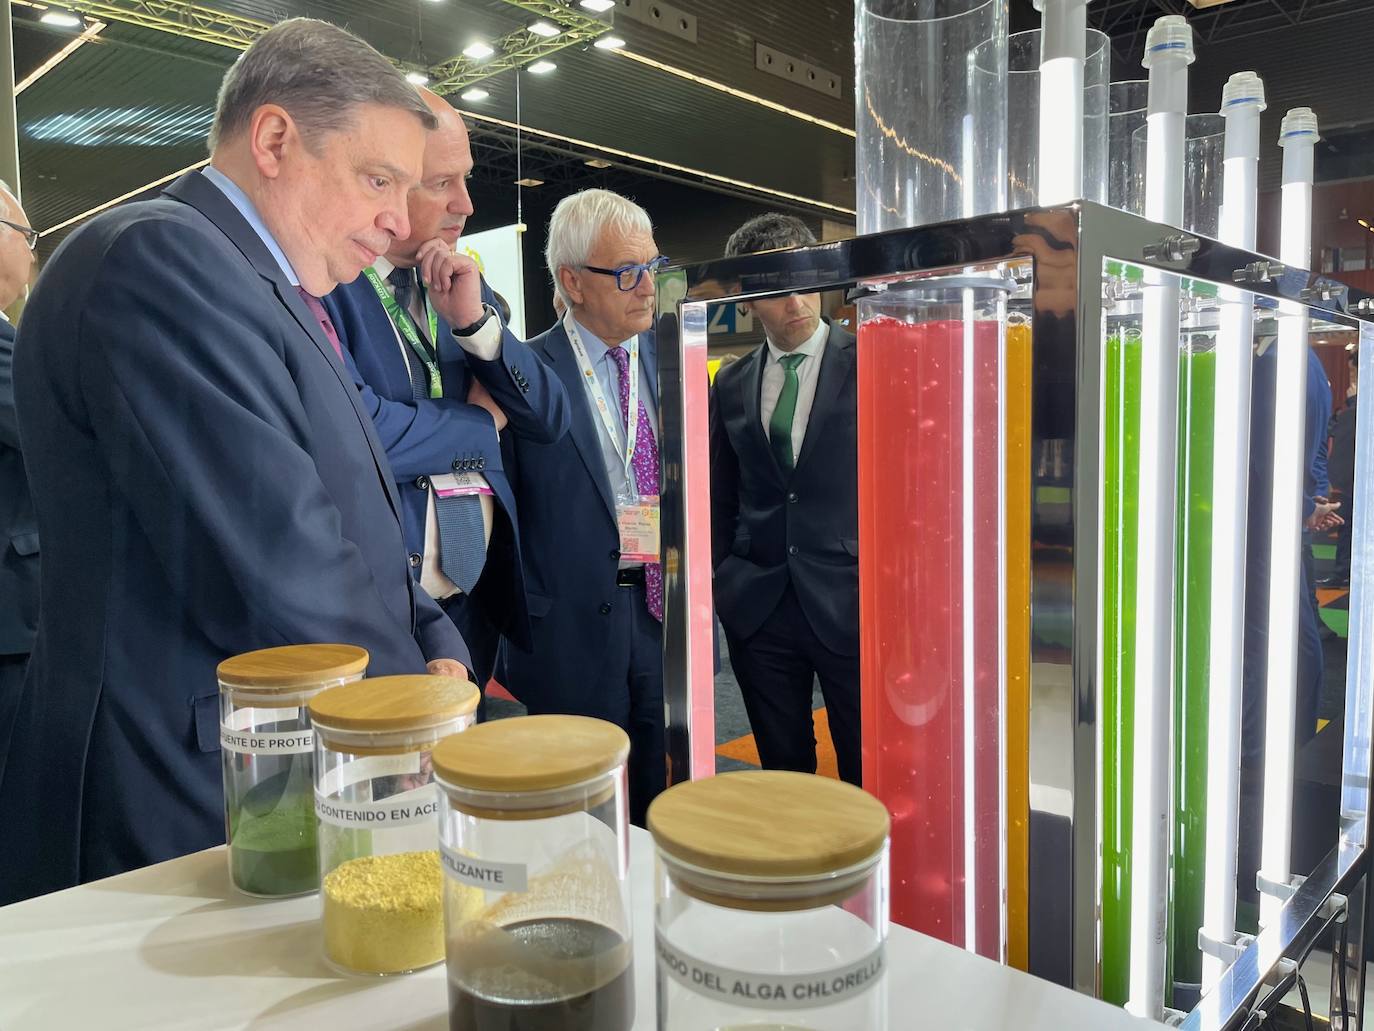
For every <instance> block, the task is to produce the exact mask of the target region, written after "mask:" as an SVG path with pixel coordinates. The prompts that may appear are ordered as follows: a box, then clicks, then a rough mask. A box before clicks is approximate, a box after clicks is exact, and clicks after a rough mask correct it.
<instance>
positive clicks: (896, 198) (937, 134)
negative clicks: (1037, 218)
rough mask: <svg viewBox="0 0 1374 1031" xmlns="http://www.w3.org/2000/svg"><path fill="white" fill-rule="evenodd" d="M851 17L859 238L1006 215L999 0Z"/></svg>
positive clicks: (875, 6)
mask: <svg viewBox="0 0 1374 1031" xmlns="http://www.w3.org/2000/svg"><path fill="white" fill-rule="evenodd" d="M854 17H855V28H854V35H855V85H856V88H855V105H856V107H855V127H856V131H857V141H856V146H855V154H856V167H857V172H858V229H859V232H860V233H875V232H880V231H882V230H884V229H896V228H901V227H904V226H913V225H928V224H930V223H933V222H944V221H950V220H953V219H958V218H969V217H972V216H975V215H983V214H987V213H989V212H993V211H1001V210H1004V209H1005V208H1006V185H1005V174H1006V132H1007V94H1006V89H1007V81H1006V78H1007V77H1006V56H1005V55H1006V49H1005V48H1006V38H1007V9H1006V3H1005V0H858V3H857V5H856V7H855V12H854ZM980 45H984V46H986V48H987V51H986V52H985V54H984V58H985V60H986V66H985V67H984V68H982V69H981V70H980V69H978V68H976V67H975V62H974V52H975V50H977V49H978V47H979V46H980Z"/></svg>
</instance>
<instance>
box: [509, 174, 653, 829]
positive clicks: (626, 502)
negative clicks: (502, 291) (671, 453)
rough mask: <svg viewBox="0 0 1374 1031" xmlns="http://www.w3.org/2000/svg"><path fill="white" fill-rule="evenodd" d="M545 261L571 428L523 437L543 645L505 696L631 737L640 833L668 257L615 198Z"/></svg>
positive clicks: (533, 590) (520, 495)
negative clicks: (555, 301)
mask: <svg viewBox="0 0 1374 1031" xmlns="http://www.w3.org/2000/svg"><path fill="white" fill-rule="evenodd" d="M545 258H546V261H547V263H548V267H549V272H550V273H551V274H552V276H553V279H554V284H555V288H556V289H557V291H558V293H559V294H560V295H561V297H562V299H563V301H564V303H565V304H566V306H567V314H566V315H565V316H564V317H563V319H562V321H560V322H559V323H558V324H556V325H555V326H554V327H553V328H552V329H550V330H549V331H548V332H546V333H544V334H542V335H541V336H539V337H536V338H535V339H533V340H531V341H530V348H531V349H532V350H533V351H534V353H535V354H536V355H538V356H539V358H540V360H541V361H542V362H544V363H545V364H546V365H547V366H548V367H549V368H551V369H552V370H553V372H554V374H555V375H556V376H557V377H558V378H559V379H560V380H561V381H562V382H563V384H564V386H565V387H566V388H567V393H568V399H569V402H570V404H571V407H572V429H571V431H570V432H569V433H568V435H567V436H566V437H564V438H563V439H562V440H559V441H557V442H556V443H553V444H538V443H535V442H533V441H531V440H528V439H525V438H517V439H516V440H515V448H514V452H515V459H516V461H515V468H516V478H515V483H516V504H517V505H518V506H519V510H520V539H521V543H522V546H523V551H524V558H525V579H526V582H527V584H528V585H529V605H530V647H529V648H521V647H519V646H515V645H511V646H509V647H507V648H506V649H505V651H504V657H505V663H506V686H508V687H509V688H510V689H511V692H512V693H513V694H514V695H515V696H516V697H517V698H519V699H520V700H521V701H522V702H524V703H525V705H526V706H528V708H529V710H530V711H531V712H533V713H572V714H576V715H583V716H596V717H599V718H601V719H605V720H610V721H611V722H612V723H616V724H619V725H620V726H621V727H624V728H625V729H626V731H627V732H628V733H629V735H630V771H629V794H630V816H631V819H632V820H633V821H634V822H635V823H636V824H640V825H642V824H643V822H644V815H645V812H646V811H647V809H648V807H649V803H650V802H651V801H652V800H653V798H654V796H655V795H656V794H658V792H660V791H662V790H663V786H664V783H665V780H666V768H665V765H664V764H665V749H664V725H663V718H664V717H663V575H662V570H661V567H660V565H659V561H658V559H659V541H658V492H659V485H660V482H661V468H660V463H659V454H658V375H657V369H658V364H657V361H656V358H655V351H654V336H653V333H652V331H651V327H652V325H653V316H654V303H655V300H654V272H655V271H657V270H658V269H659V268H661V267H662V266H663V264H665V263H666V260H667V259H664V258H662V256H661V255H660V254H659V253H658V246H657V244H655V243H654V235H653V226H652V225H651V224H650V221H649V216H648V215H647V214H646V213H645V212H644V209H643V208H641V207H639V205H637V204H634V203H632V202H631V201H629V200H626V199H625V198H624V197H621V196H619V195H617V194H614V193H611V192H610V191H608V190H583V191H582V192H580V193H576V194H573V195H572V196H570V197H565V198H564V199H563V200H561V201H560V202H559V203H558V206H557V207H556V208H555V209H554V212H553V217H552V218H551V219H550V221H549V240H548V247H547V248H546V252H545ZM508 644H510V642H508Z"/></svg>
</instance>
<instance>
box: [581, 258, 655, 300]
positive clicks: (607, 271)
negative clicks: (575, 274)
mask: <svg viewBox="0 0 1374 1031" xmlns="http://www.w3.org/2000/svg"><path fill="white" fill-rule="evenodd" d="M582 267H583V268H584V269H586V270H587V271H588V272H595V273H597V274H598V275H602V276H615V285H616V287H617V288H618V289H620V290H623V291H625V292H626V293H629V292H630V291H631V290H633V289H634V288H635V287H637V286H638V285H639V281H640V280H641V279H643V278H644V273H646V272H647V273H649V275H651V276H656V275H658V274H659V273H660V272H662V271H663V270H664V269H665V268H667V267H668V259H667V258H665V257H664V256H663V255H662V254H660V255H659V256H658V257H657V258H654V259H652V260H650V261H646V262H643V263H642V264H639V265H621V266H620V268H597V267H596V266H595V265H583V266H582Z"/></svg>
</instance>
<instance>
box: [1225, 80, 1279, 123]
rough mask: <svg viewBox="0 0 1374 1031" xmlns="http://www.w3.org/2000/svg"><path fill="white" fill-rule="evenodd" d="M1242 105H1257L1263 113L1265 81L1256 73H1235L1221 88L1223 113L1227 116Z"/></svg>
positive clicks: (1264, 106) (1265, 105)
mask: <svg viewBox="0 0 1374 1031" xmlns="http://www.w3.org/2000/svg"><path fill="white" fill-rule="evenodd" d="M1240 104H1257V105H1259V109H1260V110H1261V111H1263V110H1264V109H1265V108H1266V107H1267V106H1268V105H1267V104H1265V102H1264V80H1263V79H1261V78H1260V77H1259V76H1258V75H1256V74H1255V73H1254V72H1234V73H1232V75H1231V77H1230V78H1229V79H1227V80H1226V85H1225V86H1223V87H1222V88H1221V113H1222V114H1226V113H1227V112H1228V111H1232V110H1234V109H1235V108H1236V107H1237V106H1238V105H1240Z"/></svg>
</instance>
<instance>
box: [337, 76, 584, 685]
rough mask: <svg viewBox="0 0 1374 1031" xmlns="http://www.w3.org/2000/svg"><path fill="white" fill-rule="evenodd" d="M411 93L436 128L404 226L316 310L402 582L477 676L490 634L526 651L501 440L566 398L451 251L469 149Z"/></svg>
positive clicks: (482, 673)
mask: <svg viewBox="0 0 1374 1031" xmlns="http://www.w3.org/2000/svg"><path fill="white" fill-rule="evenodd" d="M421 95H422V96H423V97H424V99H425V102H426V104H428V106H429V109H430V111H431V112H432V113H433V114H434V117H435V118H436V119H437V121H438V123H439V126H438V128H436V129H435V130H433V131H432V132H431V133H430V134H429V137H428V139H427V140H426V142H425V163H424V169H423V172H422V175H421V178H420V182H419V185H417V186H416V187H415V188H414V189H413V190H411V191H410V199H409V202H408V210H409V215H410V235H409V236H408V237H407V238H406V239H404V240H397V241H396V242H395V243H394V244H393V245H392V247H391V250H389V251H388V252H387V253H386V255H385V257H381V258H378V259H377V261H376V262H374V263H373V265H372V267H371V268H370V269H366V270H364V272H363V275H361V276H359V277H358V278H357V279H355V280H354V281H353V282H352V283H349V284H347V285H345V286H341V287H339V289H337V290H335V291H334V292H333V293H332V294H330V295H329V298H328V299H327V300H326V301H325V307H326V308H328V309H329V313H330V315H331V316H332V318H333V320H334V325H335V327H337V329H338V331H339V338H340V340H341V341H342V343H343V345H344V349H345V351H347V352H348V353H349V355H350V357H351V358H352V367H353V369H354V371H355V373H356V378H357V381H358V383H359V387H360V389H361V390H362V391H363V396H364V404H365V405H366V407H367V409H368V411H369V412H371V414H372V419H373V422H374V423H375V424H376V427H377V435H378V437H379V438H380V439H381V442H382V446H383V447H385V448H386V452H387V457H388V459H389V460H390V462H391V470H392V472H393V473H394V474H395V477H396V487H397V490H398V492H399V494H400V497H401V509H402V523H403V524H404V527H405V537H406V550H407V551H408V552H409V554H410V562H411V568H412V570H413V572H414V574H415V578H416V579H417V580H419V582H420V585H421V586H422V587H423V588H424V589H425V591H426V592H427V593H428V594H429V595H430V596H431V597H433V598H434V599H435V600H436V601H438V602H439V604H440V606H441V607H442V608H443V609H444V611H445V612H447V613H448V615H449V617H450V618H451V619H452V620H453V622H454V623H455V624H456V625H457V627H458V629H459V630H460V631H461V632H462V635H463V640H464V641H466V642H467V645H468V648H469V649H470V650H471V652H472V659H473V664H474V668H475V671H476V673H477V682H478V683H479V684H481V685H483V686H485V685H486V683H487V681H488V680H489V679H490V678H491V675H492V671H493V668H494V666H495V664H496V652H497V646H498V644H499V643H500V639H501V635H502V634H505V635H506V636H508V637H509V638H510V639H511V640H513V641H515V642H517V643H518V644H520V645H522V646H524V647H529V615H528V607H527V601H526V597H525V580H524V572H523V569H522V566H521V562H520V529H519V521H518V520H517V518H516V508H515V497H514V494H513V493H512V491H511V485H510V480H509V479H508V477H507V476H506V473H505V467H504V462H503V459H502V454H501V450H502V436H504V437H506V438H510V437H515V436H520V437H525V438H527V439H529V440H531V441H533V442H534V443H537V444H551V443H553V442H554V441H556V440H557V439H558V438H559V437H561V436H563V434H564V433H566V432H567V431H568V397H567V394H566V393H565V392H564V390H563V383H562V381H561V380H559V378H558V377H557V376H555V375H554V374H553V371H552V370H551V369H549V368H548V366H546V365H545V364H544V363H543V362H541V361H538V360H537V359H536V358H535V357H534V355H533V354H532V353H531V351H530V349H529V348H528V347H526V346H525V345H524V344H523V343H522V342H521V341H520V340H518V339H516V337H515V335H514V334H513V333H511V332H510V331H509V330H508V329H506V328H505V326H504V324H503V322H502V320H501V318H500V315H499V313H497V311H496V304H495V301H496V298H495V295H494V294H492V292H491V290H490V288H489V287H488V286H487V285H486V283H485V282H484V281H483V279H482V276H481V273H480V272H479V271H478V269H477V265H476V263H475V262H474V261H473V260H472V259H471V258H469V257H468V256H467V255H465V254H455V253H454V245H455V244H456V242H457V240H458V237H459V236H461V235H462V232H463V226H464V224H465V223H466V221H467V218H468V216H469V215H471V214H472V200H471V198H470V197H469V196H468V190H467V177H468V175H469V174H471V172H472V148H471V146H470V145H469V143H468V132H467V127H466V126H465V125H464V124H463V119H462V117H461V116H459V114H458V112H457V111H455V110H454V109H453V107H452V106H451V105H450V104H449V103H448V101H446V100H444V99H443V98H442V97H440V96H438V95H436V94H434V93H431V92H429V91H428V90H425V91H422V94H421ZM417 276H420V277H421V278H420V280H419V281H418V282H417ZM436 347H437V350H436ZM503 430H504V431H505V433H504V435H503V434H502V431H503Z"/></svg>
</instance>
